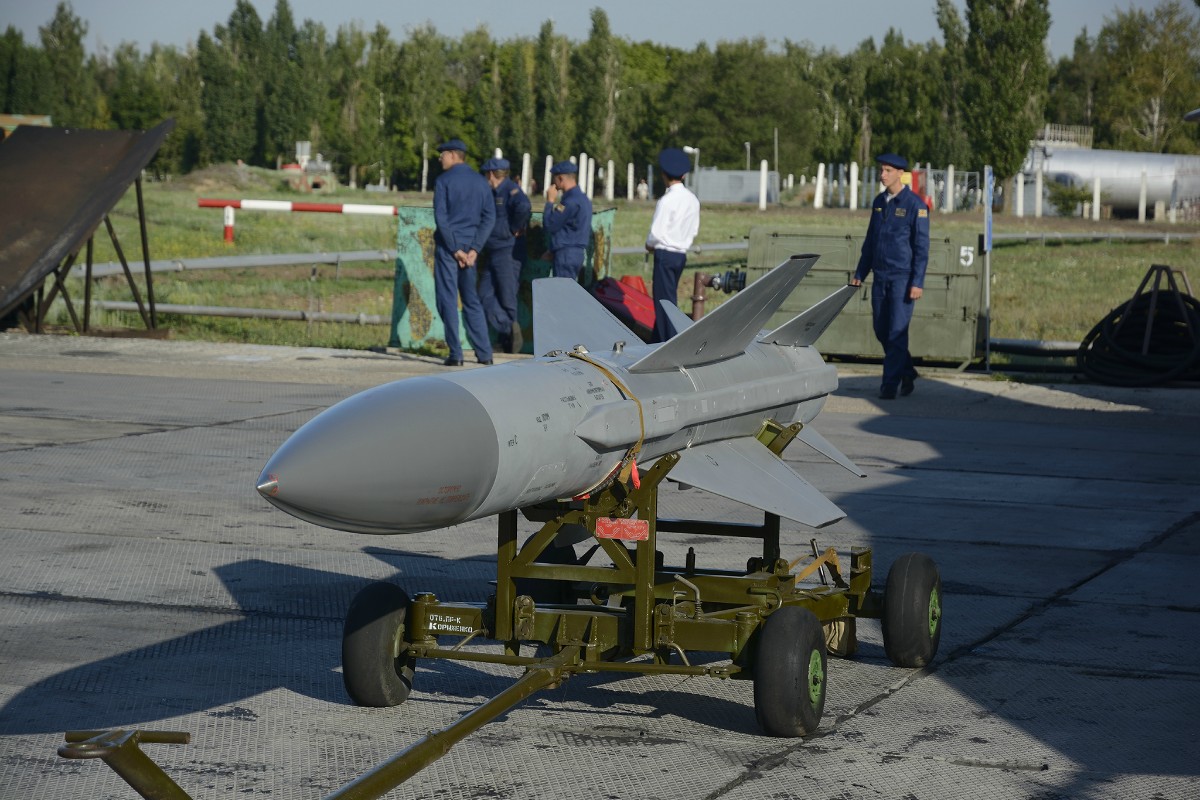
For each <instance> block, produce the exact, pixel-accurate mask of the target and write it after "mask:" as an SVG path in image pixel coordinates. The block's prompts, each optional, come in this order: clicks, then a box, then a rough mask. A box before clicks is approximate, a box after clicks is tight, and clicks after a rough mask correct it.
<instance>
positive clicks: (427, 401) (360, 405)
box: [255, 378, 500, 534]
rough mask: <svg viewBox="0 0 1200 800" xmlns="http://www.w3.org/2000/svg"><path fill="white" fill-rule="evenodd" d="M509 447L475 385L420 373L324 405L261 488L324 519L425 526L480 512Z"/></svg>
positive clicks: (293, 508)
mask: <svg viewBox="0 0 1200 800" xmlns="http://www.w3.org/2000/svg"><path fill="white" fill-rule="evenodd" d="M499 449H500V448H499V442H498V438H497V435H496V428H495V425H494V424H493V423H492V419H491V416H490V414H489V413H488V410H487V409H486V408H485V407H484V406H483V404H482V403H480V402H479V400H478V399H476V397H475V395H474V394H472V393H471V392H470V391H468V390H467V389H464V388H463V387H462V386H460V385H458V384H457V383H455V382H452V381H450V380H446V379H443V378H410V379H408V380H404V381H397V382H395V383H389V384H386V385H384V386H377V387H375V388H374V389H370V390H368V391H366V392H362V393H361V394H357V395H355V396H353V397H351V398H349V399H346V400H343V401H342V402H340V403H338V404H337V405H334V406H332V407H331V408H328V409H326V410H325V411H323V412H321V413H320V414H318V415H317V416H316V417H314V418H313V419H312V420H310V421H309V422H307V423H306V424H305V425H303V426H302V427H301V428H300V429H299V430H298V431H296V432H295V433H294V434H292V436H291V438H289V439H288V440H287V441H286V442H284V444H283V446H282V447H280V448H279V450H278V451H277V452H276V453H275V455H273V456H272V457H271V459H270V460H269V461H268V462H267V465H266V466H265V467H264V468H263V471H262V474H261V475H259V478H258V481H257V482H256V484H255V487H256V488H257V489H258V492H259V494H261V495H262V496H263V497H264V498H266V499H267V500H268V501H270V502H271V503H272V504H274V505H276V506H278V507H279V508H281V509H283V510H284V511H286V512H288V513H289V514H292V515H293V516H296V517H299V518H300V519H304V520H307V521H309V522H314V523H316V524H318V525H324V526H325V527H329V528H337V529H339V530H345V531H354V532H358V533H380V534H385V533H415V532H418V531H426V530H433V529H435V528H442V527H446V526H448V525H454V524H456V523H459V522H463V521H465V520H467V519H470V518H471V516H470V515H471V512H473V511H474V510H475V509H477V508H479V506H480V505H481V504H482V503H483V501H484V499H485V498H486V497H487V495H488V493H489V492H490V491H491V489H492V486H493V484H494V483H495V481H496V475H497V468H498V464H499Z"/></svg>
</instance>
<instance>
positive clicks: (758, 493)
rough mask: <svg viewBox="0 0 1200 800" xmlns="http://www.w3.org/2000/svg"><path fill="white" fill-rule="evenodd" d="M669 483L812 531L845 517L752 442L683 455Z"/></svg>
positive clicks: (736, 442)
mask: <svg viewBox="0 0 1200 800" xmlns="http://www.w3.org/2000/svg"><path fill="white" fill-rule="evenodd" d="M679 455H680V459H679V463H678V464H676V465H675V467H674V468H673V469H672V470H671V472H670V478H671V479H672V480H675V481H679V482H680V483H686V484H688V485H690V486H695V487H697V488H700V489H704V490H705V491H708V492H712V493H713V494H718V495H721V496H722V497H728V498H729V499H730V500H737V501H738V502H740V503H745V504H747V505H751V506H754V507H755V508H760V509H762V510H763V511H769V512H771V513H772V514H778V515H779V516H781V517H787V518H788V519H792V520H795V521H796V522H799V523H801V524H802V525H807V526H809V527H811V528H823V527H825V526H826V525H829V524H831V523H834V522H837V521H838V520H840V519H842V518H843V517H845V516H846V515H845V514H844V513H843V512H842V510H841V509H840V508H838V507H837V506H836V505H834V504H833V503H832V502H831V501H830V500H829V498H827V497H825V495H823V494H821V492H820V491H818V490H817V488H816V487H815V486H813V485H812V484H810V483H809V482H808V481H806V480H804V479H803V478H801V477H800V476H799V475H797V474H796V473H795V472H794V471H792V468H791V467H789V466H788V465H787V464H786V463H784V461H783V459H781V458H779V456H777V455H775V454H774V453H772V452H771V451H770V450H768V449H767V448H766V446H765V445H763V444H762V443H761V442H759V441H758V440H757V439H754V438H753V437H749V436H747V437H745V438H741V439H728V440H726V441H722V442H711V443H709V444H703V445H700V446H699V447H692V448H690V449H688V450H684V451H682V452H681V453H680V454H679Z"/></svg>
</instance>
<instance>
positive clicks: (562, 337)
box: [533, 278, 642, 355]
mask: <svg viewBox="0 0 1200 800" xmlns="http://www.w3.org/2000/svg"><path fill="white" fill-rule="evenodd" d="M615 342H626V343H628V344H641V343H642V342H641V340H640V339H639V338H638V336H637V334H636V333H634V332H633V331H631V330H629V328H627V327H625V324H624V323H623V322H621V320H619V319H617V318H616V317H614V316H613V315H612V314H611V313H610V312H609V311H608V309H606V308H605V307H604V306H602V305H600V303H598V302H597V301H596V298H594V297H592V296H591V295H590V294H588V292H587V290H586V289H584V288H583V287H582V286H580V285H579V283H578V282H577V281H573V280H571V279H570V278H539V279H538V280H536V281H534V282H533V352H534V355H544V354H545V353H548V352H550V351H551V350H570V349H571V348H573V347H574V346H575V345H577V344H581V345H583V346H584V347H586V348H587V349H588V350H590V351H592V352H603V351H608V350H611V349H612V346H613V344H614V343H615Z"/></svg>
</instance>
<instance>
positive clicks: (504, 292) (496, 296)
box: [479, 158, 530, 353]
mask: <svg viewBox="0 0 1200 800" xmlns="http://www.w3.org/2000/svg"><path fill="white" fill-rule="evenodd" d="M479 169H480V171H481V172H482V173H483V177H484V178H486V179H487V182H488V186H490V187H492V195H493V197H494V198H495V207H496V209H495V210H496V222H495V224H494V225H493V226H492V232H491V234H490V235H489V236H488V239H487V243H486V244H485V245H484V247H485V248H486V250H485V254H486V256H487V258H486V259H485V260H484V265H483V273H482V274H481V276H480V280H479V300H480V302H481V303H483V313H484V316H485V317H486V318H487V322H488V325H489V326H491V328H492V330H494V331H495V332H496V340H497V341H498V342H499V343H500V347H501V349H502V350H504V352H506V353H517V352H520V350H521V347H522V346H523V345H524V339H523V337H522V335H521V325H520V323H519V322H518V321H517V290H518V288H519V286H520V281H521V262H520V261H518V260H517V259H516V258H515V257H514V253H515V249H514V245H515V244H516V242H517V240H518V239H519V238H520V237H522V236H524V235H525V226H527V225H528V224H529V217H530V203H529V198H528V197H527V196H526V195H525V193H524V192H523V191H521V187H520V186H518V185H517V184H516V183H515V182H514V181H513V180H512V178H510V177H508V169H509V163H508V159H506V158H489V159H488V160H487V161H485V162H483V165H482V166H481V167H480V168H479Z"/></svg>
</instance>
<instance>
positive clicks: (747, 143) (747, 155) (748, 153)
mask: <svg viewBox="0 0 1200 800" xmlns="http://www.w3.org/2000/svg"><path fill="white" fill-rule="evenodd" d="M745 145H746V171H747V172H749V171H750V143H749V142H745Z"/></svg>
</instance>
